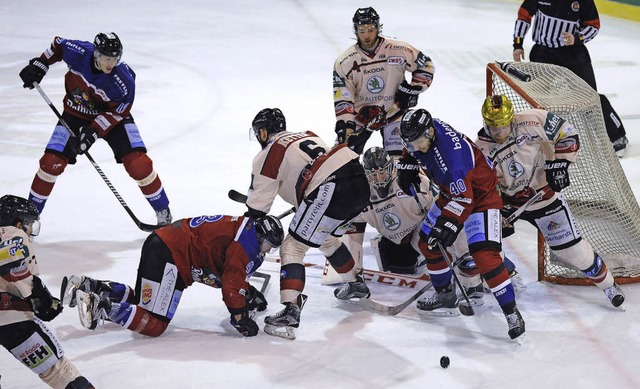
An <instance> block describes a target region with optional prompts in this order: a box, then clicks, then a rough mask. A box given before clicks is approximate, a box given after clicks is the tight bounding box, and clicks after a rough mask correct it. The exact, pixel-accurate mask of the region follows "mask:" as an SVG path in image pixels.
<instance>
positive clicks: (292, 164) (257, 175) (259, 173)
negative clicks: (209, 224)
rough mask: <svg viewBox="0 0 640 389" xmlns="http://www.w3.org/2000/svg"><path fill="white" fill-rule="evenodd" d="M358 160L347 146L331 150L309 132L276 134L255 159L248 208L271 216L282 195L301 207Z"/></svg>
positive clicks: (292, 203)
mask: <svg viewBox="0 0 640 389" xmlns="http://www.w3.org/2000/svg"><path fill="white" fill-rule="evenodd" d="M357 158H358V154H356V153H355V152H353V151H351V150H349V148H347V147H346V145H340V146H337V147H335V148H333V149H331V148H329V147H328V146H327V145H326V144H325V143H324V141H322V139H320V138H319V137H318V136H316V135H315V134H314V133H313V132H310V131H307V132H287V131H283V132H281V133H277V134H275V136H273V137H272V138H271V140H270V141H269V143H268V144H267V146H266V147H265V148H264V149H263V150H262V151H260V153H258V155H256V157H255V158H254V160H253V170H252V174H251V187H250V189H249V193H248V199H247V206H249V207H250V208H252V209H255V210H257V211H262V212H265V213H268V212H269V211H270V209H271V205H273V200H274V199H275V197H276V196H277V195H279V196H280V197H281V198H282V199H283V200H284V201H286V202H287V203H289V204H291V205H293V206H294V207H296V208H298V206H299V202H300V201H301V199H302V198H303V197H304V196H305V195H307V194H309V193H311V192H312V191H313V190H314V189H316V188H317V187H318V186H319V185H320V184H321V183H322V182H323V181H325V180H326V179H327V178H329V177H330V176H331V175H332V173H333V172H335V171H336V170H338V169H339V168H340V167H342V166H344V164H346V163H347V162H349V161H351V160H353V159H357ZM312 162H313V163H312Z"/></svg>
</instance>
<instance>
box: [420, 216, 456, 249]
mask: <svg viewBox="0 0 640 389" xmlns="http://www.w3.org/2000/svg"><path fill="white" fill-rule="evenodd" d="M459 232H460V226H458V224H457V223H456V221H455V220H453V219H449V218H447V217H444V216H439V217H438V218H437V219H436V225H435V226H433V228H432V229H431V232H429V236H427V245H428V246H429V247H430V248H433V247H435V246H436V245H437V244H438V242H440V244H441V245H442V247H449V246H451V245H452V244H453V242H455V240H456V238H457V237H458V233H459Z"/></svg>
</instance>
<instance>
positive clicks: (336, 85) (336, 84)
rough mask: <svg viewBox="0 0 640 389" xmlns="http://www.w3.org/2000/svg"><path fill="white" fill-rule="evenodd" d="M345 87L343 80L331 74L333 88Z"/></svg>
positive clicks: (336, 74) (334, 73)
mask: <svg viewBox="0 0 640 389" xmlns="http://www.w3.org/2000/svg"><path fill="white" fill-rule="evenodd" d="M344 86H346V84H345V82H344V78H342V77H340V75H339V74H338V73H337V72H335V71H334V72H333V87H334V88H341V87H344Z"/></svg>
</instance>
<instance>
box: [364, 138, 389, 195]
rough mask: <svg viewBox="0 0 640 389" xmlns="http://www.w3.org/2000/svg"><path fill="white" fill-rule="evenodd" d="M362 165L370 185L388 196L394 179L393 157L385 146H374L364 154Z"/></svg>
mask: <svg viewBox="0 0 640 389" xmlns="http://www.w3.org/2000/svg"><path fill="white" fill-rule="evenodd" d="M362 166H363V167H364V172H365V175H366V176H367V181H369V185H371V186H372V187H374V188H375V189H376V191H378V194H381V195H383V196H382V197H386V194H388V192H389V186H390V185H391V181H392V180H393V172H394V164H393V159H392V158H391V157H390V156H389V154H388V153H387V152H386V151H385V150H384V149H383V148H381V147H372V148H370V149H369V150H367V151H365V153H364V155H363V156H362ZM380 190H382V192H380Z"/></svg>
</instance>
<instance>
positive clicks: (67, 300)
mask: <svg viewBox="0 0 640 389" xmlns="http://www.w3.org/2000/svg"><path fill="white" fill-rule="evenodd" d="M80 280H81V278H80V277H77V276H71V277H66V276H65V277H64V278H63V279H62V285H60V301H62V305H63V306H64V305H68V306H69V308H73V307H75V306H76V299H75V295H76V290H78V288H79V287H80Z"/></svg>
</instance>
